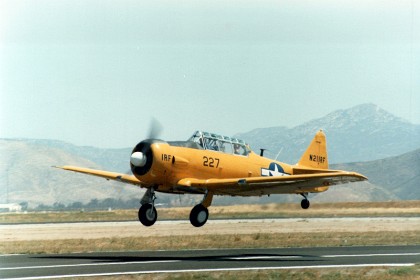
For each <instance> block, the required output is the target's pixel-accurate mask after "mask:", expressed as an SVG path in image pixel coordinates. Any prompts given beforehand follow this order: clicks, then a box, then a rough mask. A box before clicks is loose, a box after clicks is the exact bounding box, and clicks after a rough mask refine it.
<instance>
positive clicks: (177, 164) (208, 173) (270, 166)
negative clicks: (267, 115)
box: [133, 141, 293, 192]
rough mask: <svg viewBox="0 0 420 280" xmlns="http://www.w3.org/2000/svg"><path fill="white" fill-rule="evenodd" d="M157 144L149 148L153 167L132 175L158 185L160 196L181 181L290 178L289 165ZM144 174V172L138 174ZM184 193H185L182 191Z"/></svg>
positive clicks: (257, 157)
mask: <svg viewBox="0 0 420 280" xmlns="http://www.w3.org/2000/svg"><path fill="white" fill-rule="evenodd" d="M182 143H183V142H177V143H176V144H177V145H173V144H171V143H168V142H163V141H156V142H154V143H151V144H150V150H151V151H152V152H151V153H149V156H150V155H152V156H153V160H152V164H151V166H150V168H149V170H148V171H147V172H146V173H145V174H139V173H136V172H135V170H133V174H134V175H135V176H136V177H137V178H138V179H139V180H140V181H142V182H144V183H145V184H154V185H157V186H156V187H157V190H158V191H162V192H177V191H178V189H177V183H178V181H179V180H181V179H185V178H196V179H213V178H218V179H221V178H247V177H260V176H286V175H291V174H293V168H292V166H291V165H288V164H285V163H282V162H278V161H274V160H272V159H268V158H265V157H262V156H260V155H257V154H256V153H254V152H252V151H249V152H248V153H247V154H246V155H239V154H227V153H223V152H220V151H213V150H205V149H201V148H200V147H198V146H197V147H194V145H193V144H192V143H188V142H184V143H185V145H184V146H185V147H183V146H182ZM141 173H143V172H141ZM182 192H184V191H182Z"/></svg>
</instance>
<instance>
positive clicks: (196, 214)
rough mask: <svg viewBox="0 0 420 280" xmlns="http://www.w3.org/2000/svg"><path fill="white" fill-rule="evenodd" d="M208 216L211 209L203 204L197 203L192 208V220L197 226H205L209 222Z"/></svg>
mask: <svg viewBox="0 0 420 280" xmlns="http://www.w3.org/2000/svg"><path fill="white" fill-rule="evenodd" d="M208 218H209V210H207V208H206V207H204V206H203V205H202V204H197V205H196V206H194V208H193V209H192V210H191V213H190V222H191V224H192V225H193V226H195V227H201V226H203V225H204V224H205V223H206V222H207V219H208Z"/></svg>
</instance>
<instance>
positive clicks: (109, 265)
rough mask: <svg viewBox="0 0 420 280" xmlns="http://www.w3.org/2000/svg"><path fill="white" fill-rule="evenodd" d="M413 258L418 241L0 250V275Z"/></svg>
mask: <svg viewBox="0 0 420 280" xmlns="http://www.w3.org/2000/svg"><path fill="white" fill-rule="evenodd" d="M145 242H147V240H145ZM419 263H420V245H415V246H366V247H328V248H278V249H213V250H181V251H138V252H93V253H83V254H82V253H80V254H60V255H1V256H0V278H2V279H49V278H67V277H90V276H96V277H101V276H121V275H139V274H161V273H177V272H187V273H188V272H212V271H250V270H268V269H270V270H271V269H275V270H283V269H293V270H296V269H322V268H352V267H359V268H360V267H406V266H413V265H415V264H419Z"/></svg>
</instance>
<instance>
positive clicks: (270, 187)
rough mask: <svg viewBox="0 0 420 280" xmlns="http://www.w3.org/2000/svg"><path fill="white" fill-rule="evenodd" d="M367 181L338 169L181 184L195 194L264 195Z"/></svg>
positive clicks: (186, 179) (184, 188)
mask: <svg viewBox="0 0 420 280" xmlns="http://www.w3.org/2000/svg"><path fill="white" fill-rule="evenodd" d="M364 180H367V178H366V177H365V176H363V175H361V174H358V173H355V172H345V171H336V172H330V173H317V174H303V175H290V176H268V177H247V178H231V179H208V180H204V179H195V178H185V179H182V180H180V181H179V182H178V186H179V188H180V189H181V190H183V191H185V192H191V193H193V192H194V193H205V192H206V191H210V192H212V193H214V194H219V195H239V196H261V195H267V194H286V193H290V194H293V193H305V192H322V191H325V190H327V189H328V187H330V186H334V185H339V184H344V183H350V182H357V181H364Z"/></svg>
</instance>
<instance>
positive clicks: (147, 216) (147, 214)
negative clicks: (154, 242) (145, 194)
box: [139, 203, 157, 227]
mask: <svg viewBox="0 0 420 280" xmlns="http://www.w3.org/2000/svg"><path fill="white" fill-rule="evenodd" d="M156 220H157V211H156V208H155V207H154V206H153V205H152V204H150V203H147V204H143V205H142V206H141V207H140V209H139V221H140V222H141V223H142V224H143V225H144V226H146V227H150V226H152V225H153V224H154V223H155V222H156Z"/></svg>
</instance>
